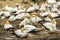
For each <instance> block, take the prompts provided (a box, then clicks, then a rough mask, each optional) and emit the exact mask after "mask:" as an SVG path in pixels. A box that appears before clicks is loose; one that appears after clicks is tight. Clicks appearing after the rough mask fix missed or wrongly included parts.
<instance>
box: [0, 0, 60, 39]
mask: <svg viewBox="0 0 60 40" xmlns="http://www.w3.org/2000/svg"><path fill="white" fill-rule="evenodd" d="M31 4H32V5H31V6H30V7H28V8H25V7H21V6H19V4H18V3H16V7H15V8H13V7H10V6H9V5H6V6H5V8H3V9H2V10H1V11H0V17H1V20H4V19H6V20H5V23H4V24H3V25H4V29H5V30H11V31H12V32H13V33H14V34H15V35H17V36H18V37H21V38H22V37H27V36H28V35H29V33H30V32H32V31H34V32H36V31H38V32H39V30H40V29H41V28H38V27H37V26H36V24H38V23H40V24H41V25H43V26H42V28H43V27H44V28H47V29H48V30H49V31H51V32H57V31H59V30H58V29H57V27H56V24H57V22H56V19H59V17H60V2H57V1H56V0H47V1H46V2H43V3H42V4H41V5H38V4H37V3H35V4H33V3H31ZM27 6H28V5H27ZM16 20H20V23H19V24H18V27H17V28H18V29H17V30H14V26H13V25H12V24H11V23H10V22H16ZM47 29H46V30H47Z"/></svg>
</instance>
